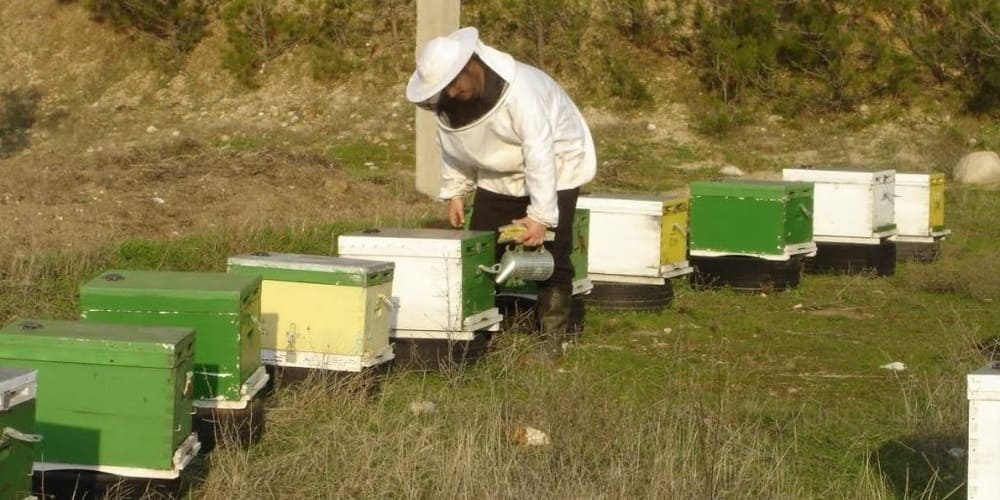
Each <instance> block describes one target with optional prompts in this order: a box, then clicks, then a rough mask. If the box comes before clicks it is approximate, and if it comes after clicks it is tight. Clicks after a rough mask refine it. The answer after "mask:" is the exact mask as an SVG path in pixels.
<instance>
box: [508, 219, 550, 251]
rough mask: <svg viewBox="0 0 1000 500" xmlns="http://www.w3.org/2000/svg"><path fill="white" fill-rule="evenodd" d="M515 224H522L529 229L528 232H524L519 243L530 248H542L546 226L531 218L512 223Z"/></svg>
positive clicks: (516, 220)
mask: <svg viewBox="0 0 1000 500" xmlns="http://www.w3.org/2000/svg"><path fill="white" fill-rule="evenodd" d="M511 222H512V223H514V224H521V225H523V226H524V227H527V228H528V230H527V231H525V232H524V235H523V236H521V239H519V240H518V241H517V242H518V243H520V244H522V245H524V246H528V247H537V246H541V244H542V241H544V240H545V229H546V227H545V224H542V223H541V222H538V221H536V220H535V219H532V218H531V217H521V218H520V219H515V220H512V221H511Z"/></svg>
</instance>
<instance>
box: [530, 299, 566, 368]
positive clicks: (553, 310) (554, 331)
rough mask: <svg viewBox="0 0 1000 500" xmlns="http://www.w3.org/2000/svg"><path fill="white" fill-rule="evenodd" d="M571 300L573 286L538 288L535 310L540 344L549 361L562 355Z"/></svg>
mask: <svg viewBox="0 0 1000 500" xmlns="http://www.w3.org/2000/svg"><path fill="white" fill-rule="evenodd" d="M572 300H573V285H571V284H569V283H567V284H564V285H551V286H546V287H539V289H538V300H537V302H535V309H536V311H537V314H538V324H539V325H540V326H541V334H542V342H543V344H544V348H545V351H546V353H547V354H548V355H549V357H550V358H551V359H558V358H560V357H562V355H563V341H564V340H565V339H566V332H567V328H568V327H569V310H570V304H571V302H572Z"/></svg>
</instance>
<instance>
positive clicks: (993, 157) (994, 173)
mask: <svg viewBox="0 0 1000 500" xmlns="http://www.w3.org/2000/svg"><path fill="white" fill-rule="evenodd" d="M954 175H955V182H958V183H959V184H993V183H1000V156H997V154H996V153H994V152H993V151H975V152H972V153H969V154H967V155H965V157H963V158H962V159H961V160H959V161H958V165H956V166H955V171H954Z"/></svg>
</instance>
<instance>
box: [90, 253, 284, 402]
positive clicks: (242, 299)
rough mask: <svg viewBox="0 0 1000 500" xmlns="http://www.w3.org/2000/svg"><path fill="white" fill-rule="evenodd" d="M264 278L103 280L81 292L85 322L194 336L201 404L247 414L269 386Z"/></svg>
mask: <svg viewBox="0 0 1000 500" xmlns="http://www.w3.org/2000/svg"><path fill="white" fill-rule="evenodd" d="M260 282H261V278H260V276H247V275H241V274H227V273H208V272H171V271H122V270H112V271H107V272H105V273H102V274H101V275H100V276H98V277H96V278H94V279H92V280H91V281H90V282H88V283H86V284H84V285H83V286H82V287H81V288H80V305H81V308H82V310H83V311H82V315H81V316H82V318H83V319H84V320H86V321H94V322H98V323H119V324H130V325H146V326H183V327H188V328H194V330H195V353H194V396H193V398H194V405H195V406H196V407H199V408H226V409H242V408H245V407H246V406H247V403H248V402H249V401H250V399H251V398H252V397H253V396H254V395H255V394H256V393H257V392H258V391H259V390H260V389H261V388H262V387H264V385H265V384H266V383H267V373H266V371H265V370H264V367H263V366H262V365H261V363H260V342H261V339H260V337H261V336H260V333H259V332H258V321H259V318H260Z"/></svg>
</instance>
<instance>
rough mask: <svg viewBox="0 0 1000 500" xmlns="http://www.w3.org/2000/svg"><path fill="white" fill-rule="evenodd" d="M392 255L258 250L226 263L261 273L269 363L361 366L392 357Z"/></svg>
mask: <svg viewBox="0 0 1000 500" xmlns="http://www.w3.org/2000/svg"><path fill="white" fill-rule="evenodd" d="M394 268H395V265H394V264H393V263H392V262H383V261H369V260H362V259H349V258H343V257H330V256H322V255H301V254H284V253H258V254H252V255H239V256H234V257H230V258H229V260H228V271H229V272H230V273H234V274H242V275H247V276H260V277H261V278H262V280H263V282H262V284H261V299H260V308H261V309H260V329H261V337H262V338H261V348H262V350H261V360H262V362H263V363H264V364H266V365H271V366H275V367H285V368H303V369H318V370H332V371H346V372H360V371H362V370H364V369H366V368H370V367H374V366H378V365H382V364H384V363H386V362H388V361H391V360H392V359H393V351H392V346H391V345H390V344H389V322H390V321H389V320H390V317H391V316H392V309H393V304H392V281H393V270H394Z"/></svg>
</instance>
